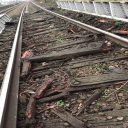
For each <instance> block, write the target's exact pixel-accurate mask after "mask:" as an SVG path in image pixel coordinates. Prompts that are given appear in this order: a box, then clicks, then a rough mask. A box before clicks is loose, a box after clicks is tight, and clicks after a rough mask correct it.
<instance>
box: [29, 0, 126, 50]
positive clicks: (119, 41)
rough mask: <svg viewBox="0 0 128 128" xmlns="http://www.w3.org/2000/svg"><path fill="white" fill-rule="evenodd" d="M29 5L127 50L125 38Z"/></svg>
mask: <svg viewBox="0 0 128 128" xmlns="http://www.w3.org/2000/svg"><path fill="white" fill-rule="evenodd" d="M31 3H32V4H33V5H35V6H37V7H39V8H40V9H42V10H43V11H45V12H47V13H49V14H51V15H54V16H56V17H59V18H61V19H63V20H65V21H68V22H70V23H72V24H74V25H77V26H79V27H81V28H83V29H85V30H88V31H91V32H93V33H100V34H103V35H105V36H106V38H107V39H109V40H111V41H113V42H115V43H117V44H119V45H121V46H122V47H125V48H128V39H126V38H123V37H121V36H118V35H116V34H113V33H110V32H107V31H104V30H102V29H99V28H96V27H93V26H91V25H88V24H85V23H82V22H80V21H77V20H74V19H71V18H69V17H66V16H63V15H60V14H58V13H55V12H52V11H50V10H47V9H46V8H44V7H41V6H40V5H38V4H36V3H34V2H32V1H31Z"/></svg>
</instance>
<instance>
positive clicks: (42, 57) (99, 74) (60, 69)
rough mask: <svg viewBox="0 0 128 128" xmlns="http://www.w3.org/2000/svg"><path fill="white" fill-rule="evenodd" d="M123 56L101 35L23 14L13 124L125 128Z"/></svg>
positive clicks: (127, 68)
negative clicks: (19, 68)
mask: <svg viewBox="0 0 128 128" xmlns="http://www.w3.org/2000/svg"><path fill="white" fill-rule="evenodd" d="M29 9H30V10H31V9H33V6H32V5H31V4H30V5H29ZM127 59H128V50H127V49H126V48H123V47H122V46H119V45H117V44H116V43H115V42H112V41H109V40H107V39H106V38H105V36H104V35H102V34H96V33H91V32H89V31H86V30H84V29H82V28H79V27H78V26H75V25H72V24H71V23H69V22H66V21H64V20H61V19H59V18H57V17H55V16H52V15H49V14H48V13H45V12H44V11H42V10H40V11H36V9H35V11H34V13H31V14H29V13H28V14H25V15H24V22H23V42H22V65H21V66H22V67H21V75H20V90H19V105H18V123H17V127H18V128H25V127H27V128H28V127H30V128H55V127H56V128H73V127H74V128H86V127H89V128H117V127H118V128H126V127H127V126H128V124H127V121H128V114H127V111H128V102H127V97H128V93H127V91H128V87H127V86H126V85H127V83H128V82H127V80H128V61H127Z"/></svg>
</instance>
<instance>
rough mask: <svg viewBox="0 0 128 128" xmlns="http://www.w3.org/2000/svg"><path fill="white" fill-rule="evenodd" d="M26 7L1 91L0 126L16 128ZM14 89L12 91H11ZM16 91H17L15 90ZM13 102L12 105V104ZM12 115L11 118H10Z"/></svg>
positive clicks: (20, 19) (18, 27) (2, 127)
mask: <svg viewBox="0 0 128 128" xmlns="http://www.w3.org/2000/svg"><path fill="white" fill-rule="evenodd" d="M24 10H25V7H24V8H23V10H22V12H21V16H20V18H19V23H18V26H17V30H16V34H15V38H14V41H13V46H12V50H11V53H10V57H9V61H8V65H7V68H6V72H5V76H4V80H3V83H2V87H1V91H0V128H15V127H16V116H17V104H18V82H19V80H18V79H19V76H18V75H19V73H20V71H19V70H20V68H19V64H20V59H19V58H20V53H21V52H20V49H21V32H22V31H21V29H22V24H23V15H24ZM10 91H12V92H10ZM13 91H15V92H13ZM10 104H11V106H10ZM8 117H10V118H8Z"/></svg>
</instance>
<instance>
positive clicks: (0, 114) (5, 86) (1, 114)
mask: <svg viewBox="0 0 128 128" xmlns="http://www.w3.org/2000/svg"><path fill="white" fill-rule="evenodd" d="M24 10H25V7H24V8H23V10H22V12H21V16H20V18H19V22H18V26H17V30H16V34H15V38H14V41H13V46H12V50H11V53H10V57H9V61H8V65H7V68H6V72H5V76H4V79H3V83H2V86H1V91H0V128H3V121H4V118H5V111H6V108H7V100H8V94H9V89H10V88H11V78H12V74H13V68H14V62H15V55H16V51H17V44H18V38H19V33H20V29H21V25H22V17H23V14H24ZM17 97H18V96H17Z"/></svg>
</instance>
